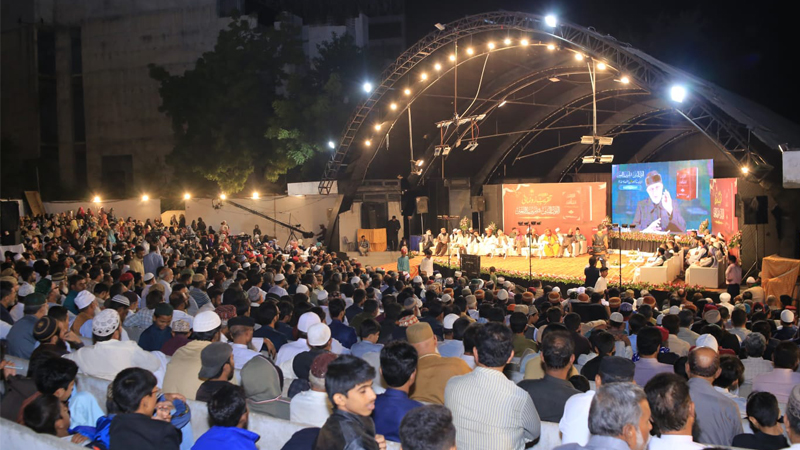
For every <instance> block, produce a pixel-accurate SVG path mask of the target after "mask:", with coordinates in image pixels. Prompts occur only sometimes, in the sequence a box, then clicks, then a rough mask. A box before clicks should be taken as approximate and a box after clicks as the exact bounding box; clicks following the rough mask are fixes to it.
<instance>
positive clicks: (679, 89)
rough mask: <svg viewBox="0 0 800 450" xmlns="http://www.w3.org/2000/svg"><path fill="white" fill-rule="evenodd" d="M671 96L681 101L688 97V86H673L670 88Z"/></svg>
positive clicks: (676, 100) (674, 99) (673, 99)
mask: <svg viewBox="0 0 800 450" xmlns="http://www.w3.org/2000/svg"><path fill="white" fill-rule="evenodd" d="M669 96H670V97H671V98H672V101H675V102H678V103H680V102H682V101H683V99H685V98H686V88H684V87H683V86H672V89H670V90H669Z"/></svg>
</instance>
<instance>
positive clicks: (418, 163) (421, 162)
mask: <svg viewBox="0 0 800 450" xmlns="http://www.w3.org/2000/svg"><path fill="white" fill-rule="evenodd" d="M423 164H425V161H424V160H421V159H420V160H419V161H417V167H422V165H423Z"/></svg>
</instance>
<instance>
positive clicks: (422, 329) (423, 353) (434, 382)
mask: <svg viewBox="0 0 800 450" xmlns="http://www.w3.org/2000/svg"><path fill="white" fill-rule="evenodd" d="M406 337H407V338H408V342H409V343H410V344H411V345H413V346H414V348H416V349H417V353H418V354H419V362H418V363H417V381H416V382H415V383H414V386H413V387H412V388H411V399H412V400H416V401H418V402H425V403H436V404H437V405H443V404H444V388H445V386H447V382H448V381H449V380H450V378H452V377H454V376H458V375H464V374H466V373H469V372H470V368H469V366H468V365H467V363H466V362H465V361H464V360H463V359H461V358H444V357H442V356H441V355H439V353H437V351H436V336H434V334H433V329H432V328H431V326H430V325H429V324H428V323H426V322H418V323H415V324H414V325H411V326H410V327H408V330H406Z"/></svg>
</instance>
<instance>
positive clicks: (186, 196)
mask: <svg viewBox="0 0 800 450" xmlns="http://www.w3.org/2000/svg"><path fill="white" fill-rule="evenodd" d="M190 198H192V194H190V193H188V192H187V193H185V194H183V199H184V200H189V199H190Z"/></svg>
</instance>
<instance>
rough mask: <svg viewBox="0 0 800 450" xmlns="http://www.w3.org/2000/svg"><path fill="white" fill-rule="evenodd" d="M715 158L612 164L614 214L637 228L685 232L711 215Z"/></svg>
mask: <svg viewBox="0 0 800 450" xmlns="http://www.w3.org/2000/svg"><path fill="white" fill-rule="evenodd" d="M713 176H714V161H713V160H711V159H702V160H694V161H670V162H654V163H640V164H619V165H616V164H615V165H613V166H612V167H611V205H612V206H611V214H612V220H613V221H614V222H616V223H619V224H631V225H635V226H636V227H635V228H633V231H641V232H645V233H683V232H685V231H686V230H696V229H697V228H698V227H699V226H700V223H701V222H703V221H704V220H706V219H709V218H710V215H711V214H710V211H711V194H710V187H709V184H710V180H711V178H712V177H713Z"/></svg>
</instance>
